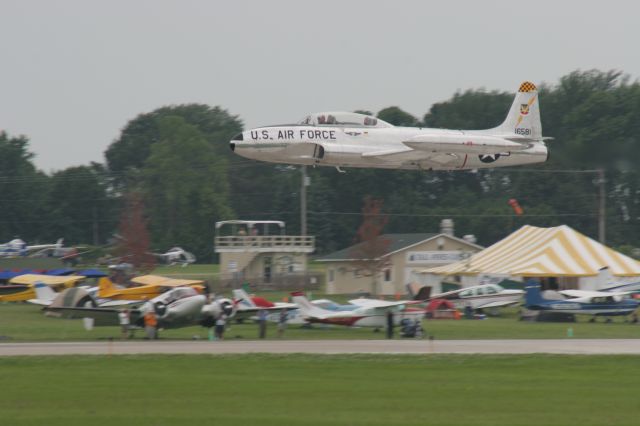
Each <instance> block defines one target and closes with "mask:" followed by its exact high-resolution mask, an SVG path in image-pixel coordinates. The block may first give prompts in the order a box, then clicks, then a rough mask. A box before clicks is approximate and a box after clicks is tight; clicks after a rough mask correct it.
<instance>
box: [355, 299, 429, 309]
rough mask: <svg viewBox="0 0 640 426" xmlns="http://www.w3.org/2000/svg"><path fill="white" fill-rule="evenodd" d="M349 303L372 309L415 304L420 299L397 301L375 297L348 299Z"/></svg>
mask: <svg viewBox="0 0 640 426" xmlns="http://www.w3.org/2000/svg"><path fill="white" fill-rule="evenodd" d="M349 303H351V304H352V305H356V306H360V307H362V308H372V309H376V308H382V309H384V308H393V307H395V306H401V305H411V304H416V303H420V301H417V300H415V301H414V300H403V301H399V302H388V301H386V300H377V299H364V298H361V299H352V300H349Z"/></svg>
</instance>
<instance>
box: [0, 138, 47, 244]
mask: <svg viewBox="0 0 640 426" xmlns="http://www.w3.org/2000/svg"><path fill="white" fill-rule="evenodd" d="M33 156H34V155H33V153H31V152H30V151H29V140H28V139H27V137H26V136H18V137H12V136H9V135H8V134H7V133H6V132H0V194H1V195H0V210H1V211H2V218H0V241H6V240H8V239H11V238H13V237H15V236H19V237H21V238H22V239H25V240H28V241H32V240H39V239H40V238H42V235H43V233H44V232H43V231H45V230H46V229H47V227H48V226H50V225H51V219H50V217H49V212H48V211H47V206H46V197H47V192H48V188H49V180H50V179H49V177H48V176H47V175H46V174H44V173H42V172H40V171H38V170H37V169H36V167H35V166H34V165H33V163H32V160H33Z"/></svg>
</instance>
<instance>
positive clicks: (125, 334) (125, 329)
mask: <svg viewBox="0 0 640 426" xmlns="http://www.w3.org/2000/svg"><path fill="white" fill-rule="evenodd" d="M118 321H119V322H120V329H121V330H122V340H124V339H127V338H129V337H131V335H130V334H129V325H130V324H131V319H130V317H129V310H128V309H126V308H125V309H123V310H122V311H120V312H118Z"/></svg>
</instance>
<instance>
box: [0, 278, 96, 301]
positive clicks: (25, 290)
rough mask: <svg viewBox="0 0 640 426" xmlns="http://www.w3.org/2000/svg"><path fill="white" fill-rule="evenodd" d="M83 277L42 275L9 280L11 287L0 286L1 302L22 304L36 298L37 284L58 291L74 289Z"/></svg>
mask: <svg viewBox="0 0 640 426" xmlns="http://www.w3.org/2000/svg"><path fill="white" fill-rule="evenodd" d="M84 278H85V277H84V276H82V275H66V276H52V275H40V274H24V275H18V276H17V277H14V278H11V279H10V280H9V285H6V286H0V302H22V301H25V300H29V299H34V298H36V292H35V284H36V283H42V284H45V285H48V286H49V287H51V288H53V289H54V290H56V291H62V290H64V289H65V288H69V287H74V286H75V285H76V284H77V283H78V281H81V280H83V279H84Z"/></svg>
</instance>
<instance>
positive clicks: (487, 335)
mask: <svg viewBox="0 0 640 426" xmlns="http://www.w3.org/2000/svg"><path fill="white" fill-rule="evenodd" d="M423 324H424V328H425V329H426V331H427V333H428V334H429V335H433V336H435V338H436V339H563V338H567V329H568V328H571V329H572V331H573V337H575V338H581V339H588V338H630V339H635V338H639V337H640V325H637V324H630V323H625V322H623V319H621V318H617V319H615V321H614V322H613V323H610V324H605V323H602V322H600V323H595V324H594V323H589V322H587V319H585V318H580V320H579V322H577V323H571V324H567V323H565V324H558V323H531V322H523V321H518V319H517V313H516V310H515V309H512V310H506V311H505V312H504V314H503V315H502V316H500V317H490V318H488V319H486V320H458V321H454V320H430V321H424V323H423ZM275 328H276V327H275V325H274V324H270V325H269V331H268V337H269V338H276V337H275V334H276V330H275ZM257 334H258V328H257V326H256V325H255V324H252V323H249V324H232V325H231V328H230V329H229V330H228V332H227V338H228V339H255V338H257ZM119 335H120V331H119V328H118V327H96V328H94V329H93V330H91V331H86V330H84V328H83V327H82V321H81V320H62V319H57V318H49V317H45V316H44V315H43V313H42V312H41V311H40V308H39V307H37V306H33V305H29V304H23V303H18V304H16V303H0V344H1V342H2V341H8V342H21V341H63V340H99V339H106V338H108V337H119ZM137 336H138V338H142V336H143V333H142V332H138V333H137ZM194 336H197V338H201V339H204V338H206V337H207V330H206V329H204V328H202V327H198V326H194V327H187V328H182V329H176V330H164V331H161V332H160V337H161V338H163V339H192V338H194ZM285 338H286V339H382V338H384V333H375V332H373V330H372V329H370V328H347V327H321V326H314V327H313V328H312V329H304V328H301V327H300V326H294V325H290V326H289V327H288V329H287V331H286V333H285Z"/></svg>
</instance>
